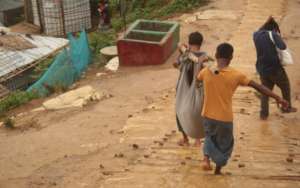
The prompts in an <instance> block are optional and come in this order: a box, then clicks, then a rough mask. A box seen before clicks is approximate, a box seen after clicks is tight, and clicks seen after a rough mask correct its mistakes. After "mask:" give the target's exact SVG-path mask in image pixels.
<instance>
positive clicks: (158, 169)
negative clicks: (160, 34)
mask: <svg viewBox="0 0 300 188" xmlns="http://www.w3.org/2000/svg"><path fill="white" fill-rule="evenodd" d="M299 9H300V0H289V1H286V0H217V1H213V2H211V3H210V4H209V5H207V6H206V7H202V8H200V9H199V10H197V11H196V12H195V13H188V14H184V15H182V16H179V17H176V18H172V20H176V21H179V22H180V23H181V40H182V42H185V41H186V39H187V35H188V34H189V33H190V32H192V31H196V30H198V31H200V32H202V33H203V34H204V37H205V43H204V46H203V50H205V51H207V52H208V53H209V54H211V55H213V54H214V49H215V47H216V46H217V44H218V43H221V42H224V41H228V42H230V43H232V44H233V45H234V47H235V59H234V62H233V65H232V66H234V67H236V68H238V69H240V70H241V71H243V72H245V73H247V74H248V76H249V77H251V78H252V79H255V80H257V79H258V78H257V75H256V74H255V59H256V55H255V49H254V45H253V42H252V33H253V32H254V31H255V30H256V29H257V28H258V27H259V26H261V25H262V23H263V22H264V21H265V20H266V19H267V17H268V16H269V15H273V16H275V17H276V18H277V19H279V20H280V26H281V29H282V33H283V36H284V39H285V40H286V41H287V43H288V46H289V47H290V48H291V49H292V50H293V52H294V58H295V60H296V61H298V59H300V55H299V54H300V53H299V52H300V41H299V39H300V21H299V18H300V11H299ZM206 10H213V12H214V14H215V15H214V16H212V17H208V18H207V19H201V20H196V19H194V16H193V15H194V14H197V13H202V12H203V11H206ZM218 14H219V15H218ZM220 14H223V15H225V14H226V15H227V16H224V18H220ZM176 56H177V54H174V55H173V56H172V57H171V58H170V60H169V61H168V62H167V63H166V64H164V65H161V66H155V67H140V68H121V70H120V71H119V72H118V73H116V74H112V75H108V76H104V77H101V78H98V77H95V74H94V73H93V72H92V71H91V73H90V74H88V76H87V78H86V79H85V80H82V81H81V82H80V83H79V84H80V85H82V86H83V85H87V84H90V85H92V86H93V87H94V88H96V89H97V90H99V91H103V90H105V91H107V92H109V93H110V94H111V96H112V97H111V98H109V99H106V100H103V101H101V102H99V103H96V104H93V105H91V106H89V107H85V108H84V109H77V110H74V109H69V110H60V111H49V112H31V113H29V114H27V115H26V116H23V117H22V116H21V117H20V118H18V121H21V122H23V124H25V125H24V126H25V127H26V125H27V128H25V129H22V130H15V131H8V130H5V129H3V128H2V129H0V187H1V188H23V187H24V188H25V187H26V188H27V187H28V188H39V187H42V188H44V187H45V188H46V187H64V188H66V187H70V188H77V187H86V188H94V187H95V188H96V187H97V188H99V187H101V188H102V187H103V188H114V187H116V188H118V187H120V188H121V187H122V188H127V187H128V188H135V187H162V188H169V187H170V188H173V187H178V188H186V187H191V188H192V187H195V188H201V187H203V188H210V187H212V188H215V187H222V188H239V187H254V188H256V187H258V188H259V187H262V188H269V187H270V188H277V187H278V188H279V187H280V188H297V187H300V113H299V112H298V113H295V114H288V115H286V114H281V113H280V112H279V110H278V109H277V108H276V105H275V104H274V101H272V102H271V103H272V104H271V109H272V112H271V116H270V119H269V120H268V121H260V120H259V118H258V114H259V100H258V98H257V94H256V93H255V92H254V91H253V90H251V89H248V88H240V89H239V90H238V91H237V93H236V95H235V96H234V113H235V121H234V129H235V148H234V153H233V156H232V158H231V160H230V161H229V164H228V166H226V167H225V168H224V175H223V176H218V177H217V176H214V175H212V173H211V172H204V171H202V170H201V168H200V164H201V159H202V149H201V148H196V147H192V146H191V147H179V146H177V144H176V142H177V141H178V139H179V138H180V135H179V133H178V132H176V123H175V112H174V111H175V110H174V103H175V85H176V81H177V76H178V72H177V71H176V70H174V69H173V68H172V66H171V63H172V62H173V61H174V60H175V58H176ZM99 71H100V70H99ZM287 71H288V74H289V77H290V80H291V85H292V90H293V102H294V105H295V106H296V107H298V108H300V102H299V98H300V76H299V72H300V64H299V62H296V64H295V65H293V66H290V67H287ZM275 91H276V92H279V91H278V90H275ZM27 108H28V109H30V108H31V106H28V107H27ZM29 111H30V110H29ZM26 123H27V124H26Z"/></svg>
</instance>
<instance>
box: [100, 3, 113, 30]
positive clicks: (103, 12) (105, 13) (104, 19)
mask: <svg viewBox="0 0 300 188" xmlns="http://www.w3.org/2000/svg"><path fill="white" fill-rule="evenodd" d="M98 11H99V14H100V23H99V30H101V31H104V30H107V29H109V28H110V27H111V21H110V19H111V16H110V10H109V0H101V1H100V3H99V8H98Z"/></svg>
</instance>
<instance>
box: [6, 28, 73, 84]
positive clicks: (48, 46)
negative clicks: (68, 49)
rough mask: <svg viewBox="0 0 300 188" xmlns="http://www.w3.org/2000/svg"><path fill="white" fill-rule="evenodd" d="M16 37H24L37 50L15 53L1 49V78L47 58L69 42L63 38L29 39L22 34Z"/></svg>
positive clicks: (38, 37)
mask: <svg viewBox="0 0 300 188" xmlns="http://www.w3.org/2000/svg"><path fill="white" fill-rule="evenodd" d="M14 35H19V36H22V37H23V38H24V39H25V40H27V41H29V42H31V43H32V44H33V45H34V46H36V48H32V49H27V50H19V51H13V50H7V49H5V48H4V47H0V78H2V77H4V76H5V77H6V76H7V75H8V74H10V73H12V72H14V71H16V70H19V69H20V68H21V69H22V68H23V67H24V66H27V65H30V64H32V63H34V62H36V61H38V60H39V59H41V58H45V57H47V56H49V55H51V54H52V53H53V52H55V51H57V50H59V49H61V48H62V47H64V46H66V45H67V44H68V40H67V39H63V38H54V37H44V36H34V35H32V36H31V38H29V37H26V36H25V35H21V34H15V33H14Z"/></svg>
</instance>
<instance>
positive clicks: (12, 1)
mask: <svg viewBox="0 0 300 188" xmlns="http://www.w3.org/2000/svg"><path fill="white" fill-rule="evenodd" d="M0 5H1V6H0V12H1V11H5V10H10V9H15V8H20V7H22V6H24V1H23V0H0Z"/></svg>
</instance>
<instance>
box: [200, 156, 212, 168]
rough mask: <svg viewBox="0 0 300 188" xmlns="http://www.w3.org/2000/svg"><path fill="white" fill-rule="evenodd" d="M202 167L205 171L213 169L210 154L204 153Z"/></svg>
mask: <svg viewBox="0 0 300 188" xmlns="http://www.w3.org/2000/svg"><path fill="white" fill-rule="evenodd" d="M202 169H203V170H205V171H210V170H212V169H213V168H212V167H211V164H210V159H209V156H208V155H204V158H203V165H202Z"/></svg>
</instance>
